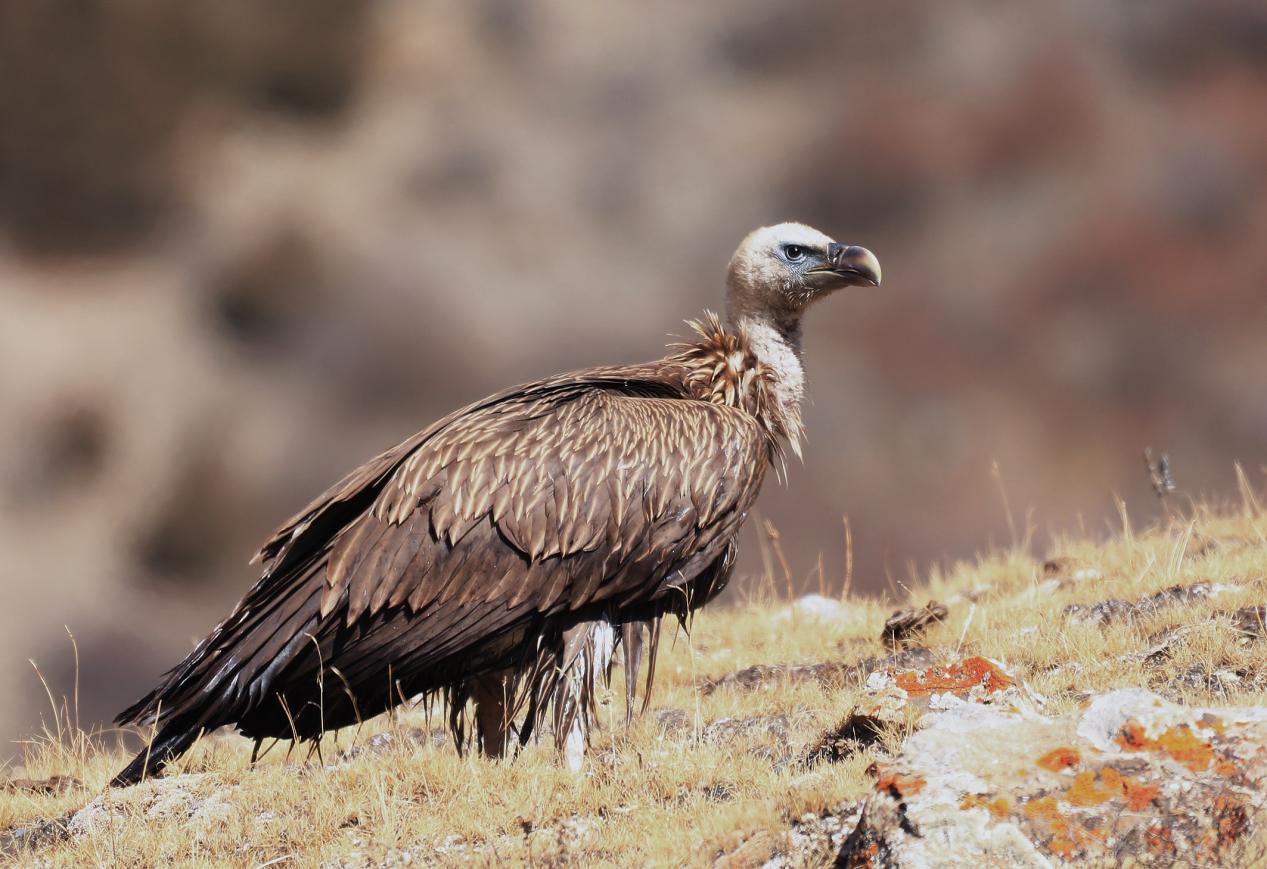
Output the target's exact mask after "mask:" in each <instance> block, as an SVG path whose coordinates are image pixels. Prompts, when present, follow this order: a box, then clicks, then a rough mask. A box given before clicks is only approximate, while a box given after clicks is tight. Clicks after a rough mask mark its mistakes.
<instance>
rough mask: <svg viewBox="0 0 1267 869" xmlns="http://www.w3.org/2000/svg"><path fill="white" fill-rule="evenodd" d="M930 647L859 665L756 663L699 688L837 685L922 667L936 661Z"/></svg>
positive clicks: (827, 662)
mask: <svg viewBox="0 0 1267 869" xmlns="http://www.w3.org/2000/svg"><path fill="white" fill-rule="evenodd" d="M934 660H935V657H934V655H933V653H932V651H931V650H929V649H926V648H923V647H920V646H917V647H914V648H910V649H904V650H903V651H901V652H898V653H896V654H893V655H883V656H879V657H872V658H865V659H863V660H862V661H859V662H858V663H856V664H846V663H843V662H836V661H826V662H823V663H820V664H756V665H754V666H752V667H748V668H746V669H743V670H739V671H737V672H734V673H729V674H727V675H725V676H722V677H721V678H720V679H717V680H715V681H711V682H709V681H705V682H704V683H703V685H702V686H701V688H700V690H701V691H702V692H703V693H704V694H711V693H713V692H714V691H716V690H717V689H718V688H726V687H738V688H749V689H755V688H764V687H765V686H767V685H772V684H775V683H779V682H818V683H819V684H820V685H822V686H824V687H838V686H840V685H843V684H845V683H846V682H847V681H848V680H849V679H851V678H854V679H858V680H859V681H861V680H862V679H865V678H866V677H867V674H869V673H871V672H872V671H874V670H877V669H880V668H884V667H922V666H929V665H931V664H932V663H933V661H934Z"/></svg>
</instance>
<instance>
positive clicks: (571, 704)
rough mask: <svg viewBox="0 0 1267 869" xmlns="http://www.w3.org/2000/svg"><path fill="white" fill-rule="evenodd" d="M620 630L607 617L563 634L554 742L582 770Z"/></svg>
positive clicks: (569, 762)
mask: <svg viewBox="0 0 1267 869" xmlns="http://www.w3.org/2000/svg"><path fill="white" fill-rule="evenodd" d="M615 645H616V632H615V630H614V629H613V628H612V624H611V622H609V621H608V620H607V619H605V618H604V619H598V620H596V621H592V622H582V623H581V624H578V625H576V626H574V627H572V628H571V629H569V630H567V631H565V632H564V634H563V658H562V662H561V664H560V667H559V672H558V674H557V675H556V678H555V687H554V743H555V746H556V747H557V748H558V749H559V750H560V751H562V752H563V755H564V757H565V758H566V760H567V765H568V768H569V769H571V770H572V771H573V772H580V769H581V763H582V761H583V760H584V759H585V747H586V745H587V744H588V743H589V731H590V727H591V725H592V724H593V713H594V706H595V699H596V691H597V689H598V680H599V679H603V678H606V675H607V673H608V671H609V667H610V666H611V658H612V651H613V648H614V646H615Z"/></svg>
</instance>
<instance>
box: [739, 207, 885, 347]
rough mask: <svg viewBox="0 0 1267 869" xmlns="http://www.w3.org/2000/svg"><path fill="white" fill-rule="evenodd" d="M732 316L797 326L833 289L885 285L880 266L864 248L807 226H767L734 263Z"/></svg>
mask: <svg viewBox="0 0 1267 869" xmlns="http://www.w3.org/2000/svg"><path fill="white" fill-rule="evenodd" d="M726 285H727V290H728V296H727V304H728V306H729V309H730V312H731V316H732V317H745V316H746V317H754V316H755V317H758V318H761V319H772V320H774V321H775V322H779V323H790V324H794V323H795V322H797V321H798V320H799V319H800V315H801V312H803V311H804V310H805V308H806V307H808V306H809V304H810V303H811V302H814V301H815V300H817V299H820V298H822V297H823V296H825V295H827V294H828V293H831V292H832V291H834V290H839V289H841V288H842V287H851V286H863V285H866V286H872V287H878V286H879V285H880V261H879V260H877V259H876V258H875V255H874V254H873V253H871V251H869V250H867V249H866V248H865V247H858V246H856V245H845V244H840V243H839V242H836V241H833V240H832V239H830V238H828V237H827V236H825V235H823V234H822V233H821V232H819V231H818V230H817V229H813V228H811V227H808V226H805V225H804V224H802V223H780V224H777V225H775V226H763V227H761V228H760V229H758V230H756V231H754V232H752V233H751V234H749V235H748V237H747V238H745V239H744V240H743V243H742V244H740V245H739V249H738V250H737V251H735V255H734V256H733V257H732V258H731V260H730V271H729V273H728V275H727V280H726Z"/></svg>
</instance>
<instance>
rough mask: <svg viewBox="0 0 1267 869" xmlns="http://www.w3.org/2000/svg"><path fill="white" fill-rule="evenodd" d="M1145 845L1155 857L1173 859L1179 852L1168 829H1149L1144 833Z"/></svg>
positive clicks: (1155, 827)
mask: <svg viewBox="0 0 1267 869" xmlns="http://www.w3.org/2000/svg"><path fill="white" fill-rule="evenodd" d="M1144 845H1145V847H1147V848H1148V853H1149V854H1151V855H1152V856H1154V857H1173V856H1174V855H1175V854H1176V852H1177V851H1178V849H1177V848H1176V847H1175V840H1174V839H1173V838H1172V837H1171V835H1170V829H1169V828H1168V827H1157V826H1153V827H1149V828H1148V829H1147V830H1145V831H1144Z"/></svg>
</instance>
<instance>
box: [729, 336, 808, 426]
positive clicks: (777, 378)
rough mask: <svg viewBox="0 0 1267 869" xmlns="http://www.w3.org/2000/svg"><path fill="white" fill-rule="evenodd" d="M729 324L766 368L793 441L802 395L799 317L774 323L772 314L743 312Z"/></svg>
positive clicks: (802, 369) (803, 393)
mask: <svg viewBox="0 0 1267 869" xmlns="http://www.w3.org/2000/svg"><path fill="white" fill-rule="evenodd" d="M731 328H732V329H734V330H735V331H737V332H739V333H740V334H742V335H746V336H747V338H748V346H749V347H750V348H752V352H753V354H754V355H755V356H756V357H757V360H758V361H759V362H760V363H761V364H763V365H765V366H766V368H767V369H768V370H769V371H770V374H771V378H770V379H771V384H770V386H771V391H772V392H773V397H774V400H775V402H776V403H777V405H778V408H779V412H780V413H781V414H782V416H784V417H785V418H786V419H787V420H788V421H789V422H790V423H791V425H789V427H788V429H789V436H790V437H791V438H792V440H793V441H794V442H795V441H796V439H797V438H798V437H799V434H800V428H801V401H802V400H803V399H804V398H805V366H804V365H802V364H801V324H800V321H799V320H798V321H793V322H789V323H777V322H776V321H774V320H773V319H772V318H768V317H761V316H752V315H747V316H740V317H737V318H735V322H734V323H732V324H731ZM794 449H795V447H794Z"/></svg>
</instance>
